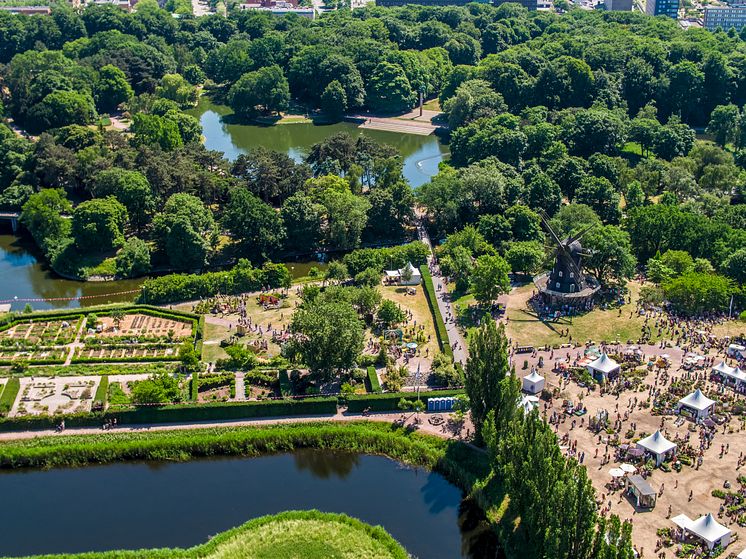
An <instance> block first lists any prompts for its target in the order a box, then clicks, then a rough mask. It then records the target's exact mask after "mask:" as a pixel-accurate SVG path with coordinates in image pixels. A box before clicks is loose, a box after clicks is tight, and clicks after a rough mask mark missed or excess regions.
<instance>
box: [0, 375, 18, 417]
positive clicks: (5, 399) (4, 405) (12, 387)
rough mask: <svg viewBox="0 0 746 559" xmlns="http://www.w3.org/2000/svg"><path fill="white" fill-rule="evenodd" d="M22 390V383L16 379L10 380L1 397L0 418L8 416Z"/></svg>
mask: <svg viewBox="0 0 746 559" xmlns="http://www.w3.org/2000/svg"><path fill="white" fill-rule="evenodd" d="M20 389H21V381H20V380H19V379H17V378H15V377H14V378H10V379H8V382H6V383H5V389H4V390H3V394H2V396H0V416H5V415H8V413H9V412H10V410H11V408H12V407H13V403H14V402H15V401H16V397H17V396H18V391H19V390H20Z"/></svg>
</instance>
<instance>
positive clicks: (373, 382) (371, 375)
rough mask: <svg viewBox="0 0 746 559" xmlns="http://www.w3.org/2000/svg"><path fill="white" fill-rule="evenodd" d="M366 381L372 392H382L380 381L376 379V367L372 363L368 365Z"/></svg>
mask: <svg viewBox="0 0 746 559" xmlns="http://www.w3.org/2000/svg"><path fill="white" fill-rule="evenodd" d="M368 382H369V383H370V391H371V392H373V393H374V394H380V393H381V392H382V390H381V383H380V382H379V381H378V373H376V368H375V367H374V366H373V365H371V366H369V367H368Z"/></svg>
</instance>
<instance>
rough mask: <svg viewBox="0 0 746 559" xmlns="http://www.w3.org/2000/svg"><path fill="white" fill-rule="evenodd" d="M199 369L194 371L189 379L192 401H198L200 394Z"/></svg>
mask: <svg viewBox="0 0 746 559" xmlns="http://www.w3.org/2000/svg"><path fill="white" fill-rule="evenodd" d="M199 383H200V378H199V371H194V372H193V373H192V378H191V379H189V399H190V400H191V401H192V402H196V401H197V397H198V396H199Z"/></svg>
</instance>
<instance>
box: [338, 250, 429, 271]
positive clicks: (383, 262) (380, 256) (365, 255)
mask: <svg viewBox="0 0 746 559" xmlns="http://www.w3.org/2000/svg"><path fill="white" fill-rule="evenodd" d="M429 255H430V248H429V247H428V246H427V245H426V244H425V243H423V242H422V241H412V242H411V243H407V244H405V245H397V246H393V247H383V248H359V249H357V250H353V251H352V252H351V253H349V254H347V255H345V257H344V258H343V259H342V262H343V263H344V265H345V266H346V267H347V271H348V273H349V274H350V276H352V277H355V276H356V275H358V274H359V273H360V272H362V271H364V270H367V269H369V268H373V269H374V270H377V271H379V272H382V271H383V270H384V268H387V269H389V270H391V269H394V268H397V269H398V268H403V267H404V266H406V265H407V263H408V262H411V263H412V265H413V266H420V265H422V264H425V263H426V262H427V257H428V256H429Z"/></svg>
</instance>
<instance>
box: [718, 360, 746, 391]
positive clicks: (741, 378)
mask: <svg viewBox="0 0 746 559" xmlns="http://www.w3.org/2000/svg"><path fill="white" fill-rule="evenodd" d="M712 372H713V373H717V374H719V375H720V376H721V377H723V380H724V381H726V382H727V383H729V384H731V383H732V384H733V386H735V387H736V388H737V387H739V386H743V385H745V384H746V372H744V371H743V370H742V369H740V368H738V367H731V366H730V365H728V364H727V363H726V362H725V361H721V362H720V363H718V364H717V365H715V366H714V367H713V368H712Z"/></svg>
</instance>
